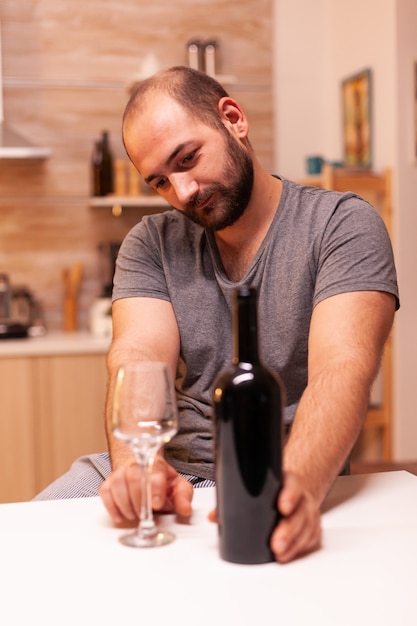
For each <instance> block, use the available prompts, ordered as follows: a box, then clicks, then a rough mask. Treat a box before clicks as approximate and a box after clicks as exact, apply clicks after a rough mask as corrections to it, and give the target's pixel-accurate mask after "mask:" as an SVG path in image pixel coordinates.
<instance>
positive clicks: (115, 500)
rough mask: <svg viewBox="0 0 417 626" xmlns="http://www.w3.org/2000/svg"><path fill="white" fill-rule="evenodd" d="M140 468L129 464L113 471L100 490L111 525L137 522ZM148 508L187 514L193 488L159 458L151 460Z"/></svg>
mask: <svg viewBox="0 0 417 626" xmlns="http://www.w3.org/2000/svg"><path fill="white" fill-rule="evenodd" d="M141 479H142V476H141V469H140V467H139V465H138V464H137V463H136V462H132V461H130V462H129V463H126V464H125V465H123V466H121V467H119V468H118V469H117V470H115V471H113V472H112V473H111V474H110V476H109V477H108V478H107V479H106V480H105V481H104V483H103V484H102V485H101V487H100V492H99V493H100V496H101V499H102V501H103V504H104V506H105V507H106V509H107V511H108V513H109V514H110V516H111V518H112V519H113V521H114V522H115V523H121V522H123V521H126V520H128V521H132V520H134V519H138V518H139V516H140V508H141V488H142V480H141ZM151 494H152V508H153V509H154V510H155V511H161V512H168V511H175V512H176V513H178V514H179V515H181V516H189V515H191V512H192V508H191V502H192V499H193V486H192V485H191V484H190V483H189V482H188V481H186V480H185V479H184V478H181V477H180V476H179V475H178V474H177V472H176V471H175V470H174V469H173V468H172V467H171V466H169V465H168V464H167V463H166V461H165V460H164V459H162V457H160V458H158V457H157V459H156V460H155V464H154V468H153V471H152V475H151Z"/></svg>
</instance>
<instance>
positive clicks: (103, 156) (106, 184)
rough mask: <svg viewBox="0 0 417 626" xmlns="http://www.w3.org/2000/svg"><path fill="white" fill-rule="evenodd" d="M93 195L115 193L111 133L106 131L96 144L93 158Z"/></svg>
mask: <svg viewBox="0 0 417 626" xmlns="http://www.w3.org/2000/svg"><path fill="white" fill-rule="evenodd" d="M92 170H93V195H94V196H107V195H109V194H111V193H113V191H114V171H113V153H112V150H111V147H110V141H109V133H108V131H106V130H104V131H103V132H102V135H101V139H99V140H98V141H96V142H95V143H94V151H93V158H92Z"/></svg>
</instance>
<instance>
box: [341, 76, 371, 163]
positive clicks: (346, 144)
mask: <svg viewBox="0 0 417 626" xmlns="http://www.w3.org/2000/svg"><path fill="white" fill-rule="evenodd" d="M342 112H343V155H344V166H345V167H349V168H355V169H356V168H358V169H367V168H370V167H372V71H371V69H369V68H367V69H364V70H362V71H361V72H358V73H357V74H354V75H352V76H349V77H348V78H346V79H344V80H343V81H342Z"/></svg>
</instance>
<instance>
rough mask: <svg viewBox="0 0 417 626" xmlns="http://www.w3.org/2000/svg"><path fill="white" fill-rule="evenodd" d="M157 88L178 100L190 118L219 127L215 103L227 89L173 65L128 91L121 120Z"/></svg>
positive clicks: (193, 72)
mask: <svg viewBox="0 0 417 626" xmlns="http://www.w3.org/2000/svg"><path fill="white" fill-rule="evenodd" d="M156 91H161V92H163V93H165V94H167V95H168V96H170V97H171V98H172V99H173V100H175V101H176V102H178V103H179V104H180V105H181V106H182V107H183V108H184V109H186V110H187V111H188V112H189V113H190V114H191V115H192V116H193V117H194V118H197V119H198V120H200V121H202V122H203V123H205V124H207V125H208V126H212V127H214V128H221V129H223V124H222V122H221V120H220V116H219V113H218V109H217V105H218V102H219V100H221V98H224V97H227V96H228V95H229V94H228V93H227V91H226V90H225V89H224V88H223V87H222V86H221V85H220V83H218V82H217V80H215V79H214V78H212V77H211V76H208V75H207V74H205V73H204V72H200V71H198V70H194V69H191V68H190V67H186V66H182V65H177V66H174V67H170V68H168V69H165V70H161V71H160V72H158V73H157V74H154V75H153V76H150V77H149V78H147V79H146V80H144V81H142V82H141V83H139V85H138V86H137V87H136V88H135V90H134V92H133V93H132V95H131V97H130V99H129V101H128V103H127V105H126V108H125V112H124V115H123V122H124V121H125V119H126V118H127V117H128V116H130V115H131V114H133V113H139V112H140V111H141V110H142V106H143V103H144V102H146V96H147V95H148V94H149V93H152V92H156Z"/></svg>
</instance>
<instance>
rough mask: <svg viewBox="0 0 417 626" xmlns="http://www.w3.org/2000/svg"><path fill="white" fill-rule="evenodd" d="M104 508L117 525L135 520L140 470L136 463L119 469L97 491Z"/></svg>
mask: <svg viewBox="0 0 417 626" xmlns="http://www.w3.org/2000/svg"><path fill="white" fill-rule="evenodd" d="M99 494H100V497H101V499H102V501H103V504H104V506H105V507H106V509H107V511H108V512H109V514H110V516H111V518H112V520H113V521H114V522H115V523H116V524H118V523H121V522H123V521H125V520H129V521H132V520H134V519H137V518H138V517H139V514H140V494H141V470H140V467H139V466H138V464H137V463H136V462H131V463H129V464H127V465H124V466H121V467H119V468H118V469H117V470H115V471H113V472H112V473H111V474H110V476H109V477H108V478H107V479H106V480H105V481H104V483H102V485H101V486H100V490H99Z"/></svg>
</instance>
